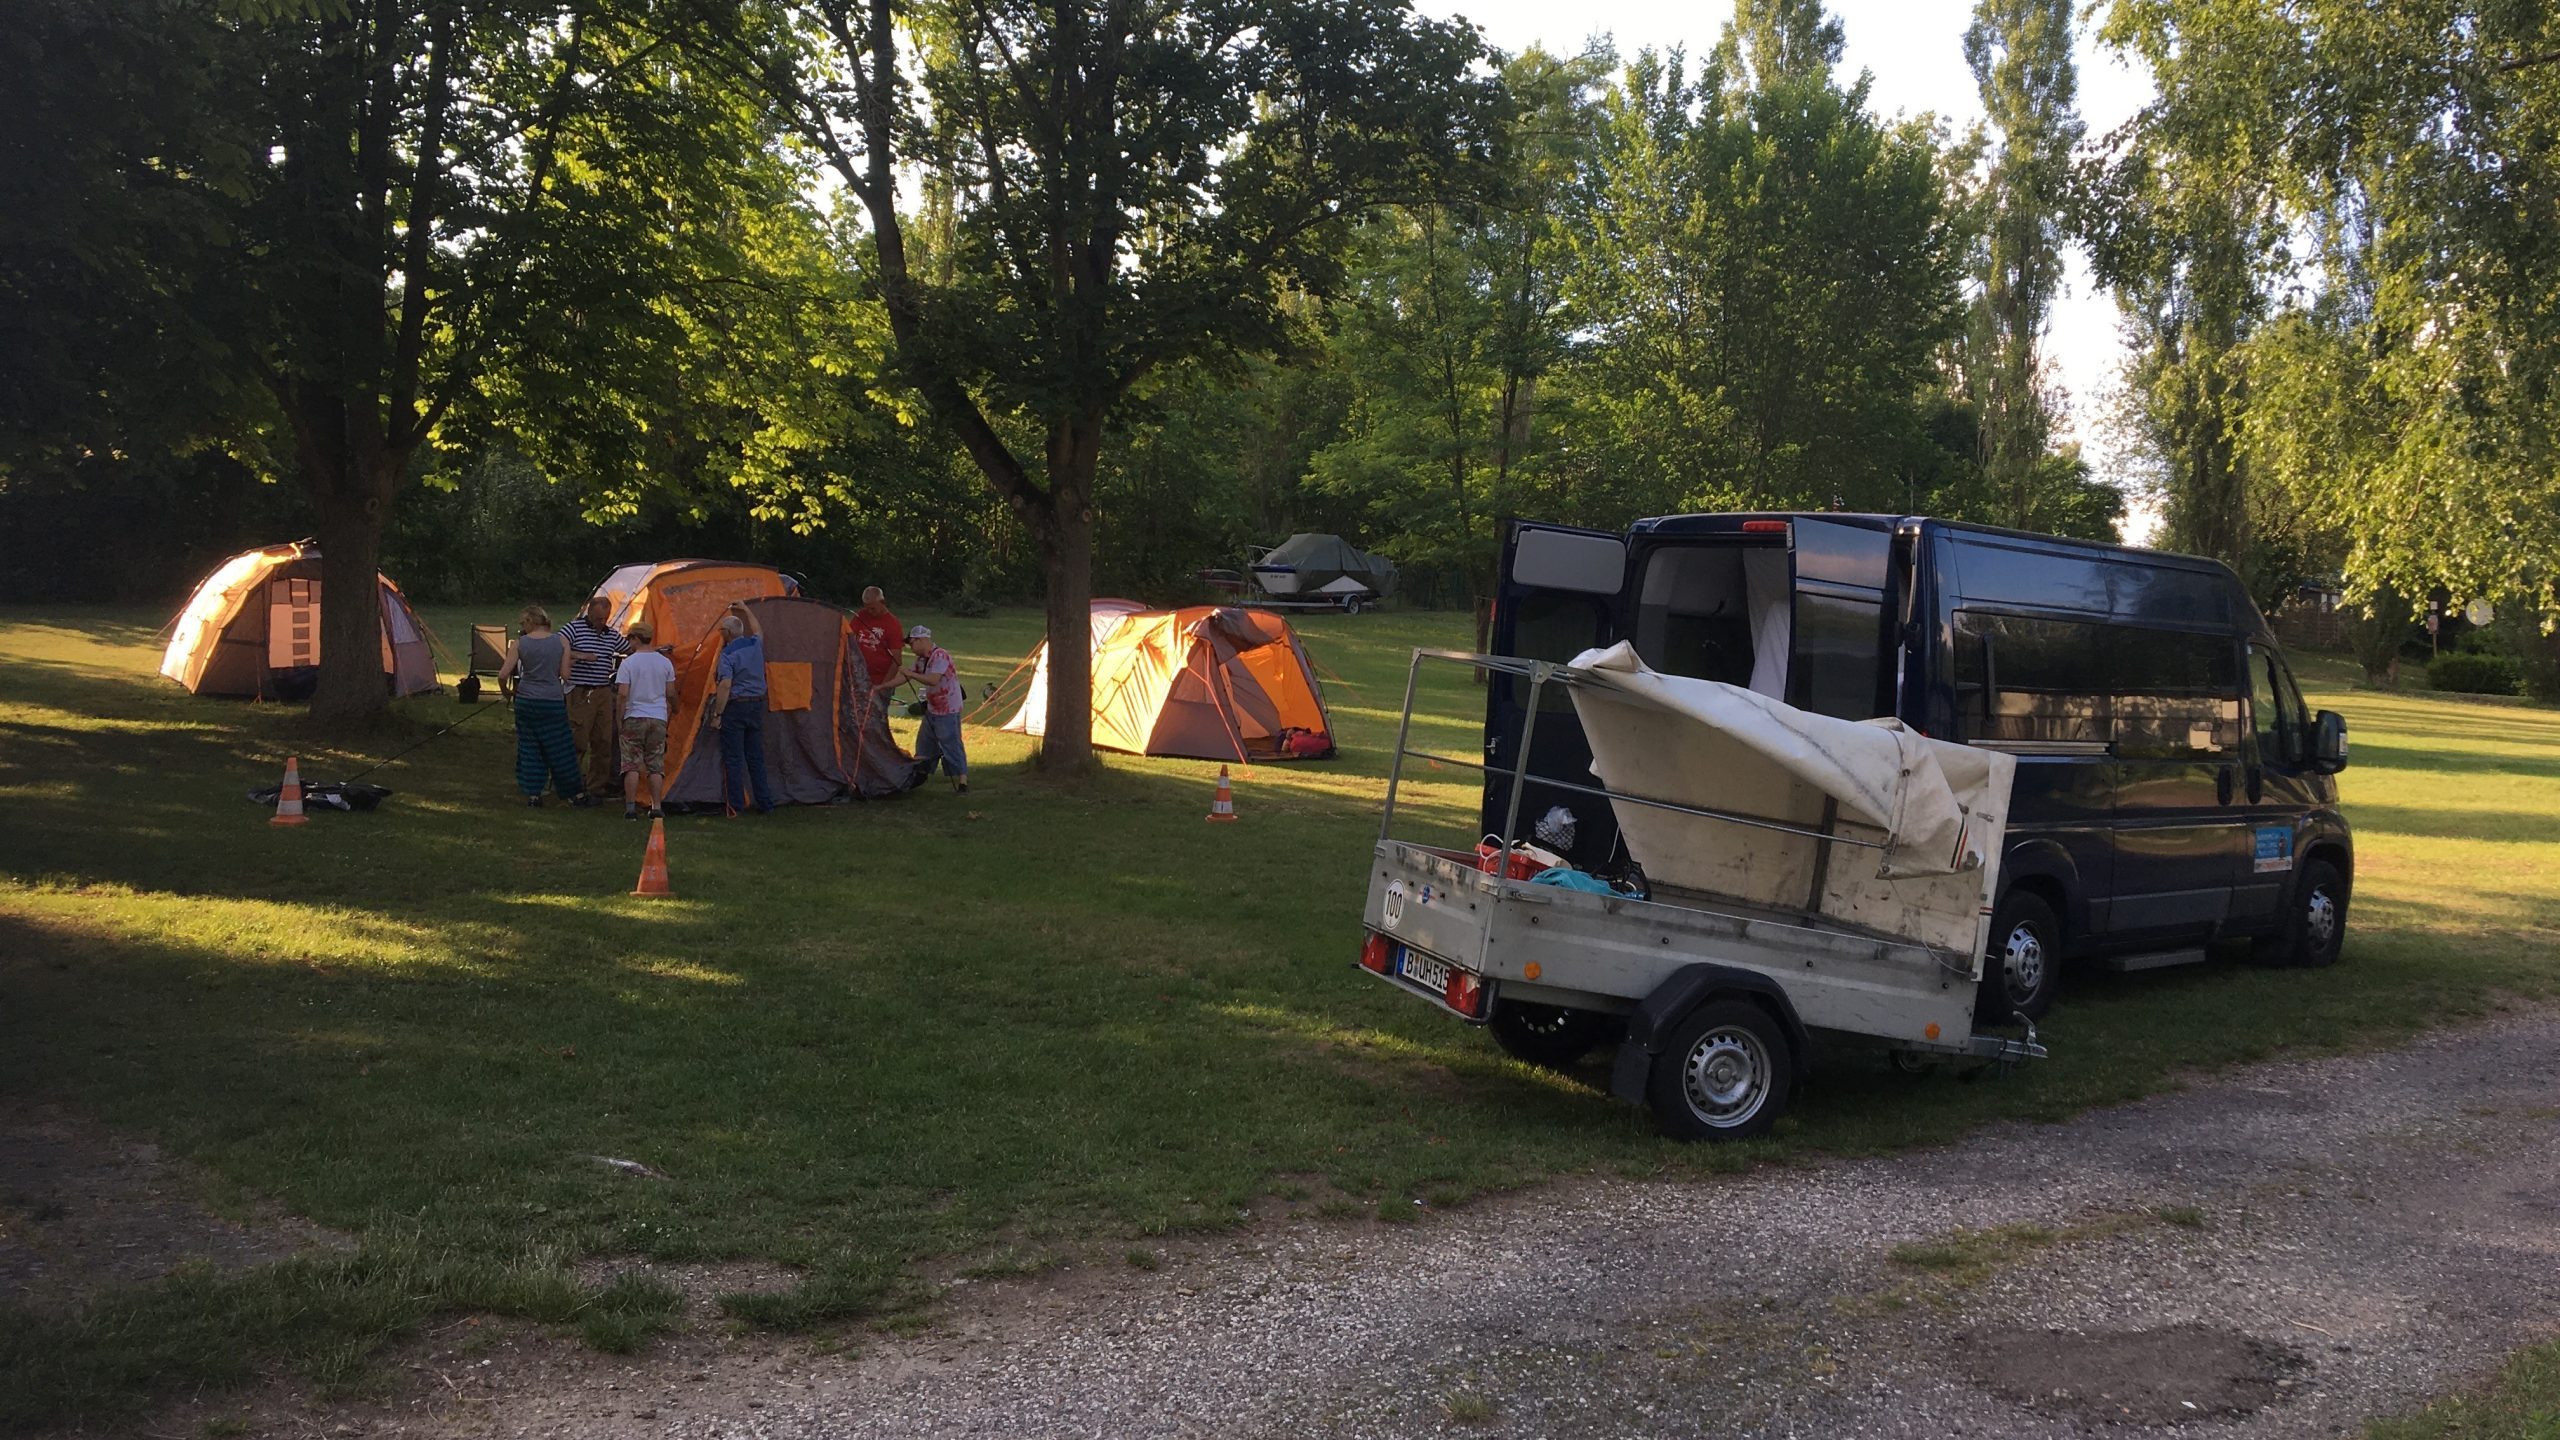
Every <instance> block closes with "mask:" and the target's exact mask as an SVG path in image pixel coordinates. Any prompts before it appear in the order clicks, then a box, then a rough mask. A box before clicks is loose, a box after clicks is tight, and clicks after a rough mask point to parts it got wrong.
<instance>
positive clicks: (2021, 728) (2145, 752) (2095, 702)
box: [1955, 610, 2240, 759]
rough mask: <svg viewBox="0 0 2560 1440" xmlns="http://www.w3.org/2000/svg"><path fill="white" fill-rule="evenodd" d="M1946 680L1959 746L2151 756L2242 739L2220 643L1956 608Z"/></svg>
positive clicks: (2231, 662)
mask: <svg viewBox="0 0 2560 1440" xmlns="http://www.w3.org/2000/svg"><path fill="white" fill-rule="evenodd" d="M1955 629H1956V634H1955V679H1956V702H1957V706H1958V713H1959V714H1960V715H1961V716H1962V717H1963V718H1964V725H1965V735H1966V738H1967V739H1971V740H1980V741H1985V742H1988V743H1992V744H1999V745H2018V746H2037V745H2070V746H2080V745H2112V746H2114V747H2115V749H2116V751H2117V753H2119V754H2122V755H2129V756H2136V757H2149V758H2160V759H2175V758H2184V757H2188V756H2192V755H2197V754H2212V753H2214V752H2218V751H2222V750H2227V749H2230V748H2231V747H2233V746H2235V745H2237V744H2238V743H2239V740H2240V732H2239V720H2240V676H2239V673H2238V670H2239V667H2238V656H2237V647H2235V646H2234V645H2233V644H2232V643H2231V640H2230V638H2229V637H2228V636H2222V635H2211V634H2194V633H2190V632H2186V631H2180V630H2155V629H2150V628H2147V627H2143V626H2134V625H2101V624H2095V623H2092V622H2088V621H2079V620H2053V619H2046V618H2043V617H2040V616H2022V615H1992V614H1985V613H1983V612H1980V611H1974V610H1960V611H1958V612H1956V627H1955Z"/></svg>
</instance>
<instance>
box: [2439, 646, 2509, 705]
mask: <svg viewBox="0 0 2560 1440" xmlns="http://www.w3.org/2000/svg"><path fill="white" fill-rule="evenodd" d="M2523 678H2524V677H2523V675H2522V672H2521V671H2520V670H2519V669H2518V668H2517V666H2516V662H2515V661H2513V660H2511V659H2509V658H2507V657H2506V656H2504V655H2479V654H2474V653H2472V652H2469V651H2465V650H2448V651H2446V652H2444V653H2443V654H2441V655H2438V656H2437V657H2436V658H2434V659H2433V660H2430V661H2428V662H2427V685H2428V687H2429V688H2430V689H2435V690H2450V691H2452V692H2454V693H2456V694H2460V695H2514V694H2518V693H2520V692H2521V690H2522V688H2523Z"/></svg>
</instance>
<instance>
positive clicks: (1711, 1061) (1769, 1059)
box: [1645, 1000, 1796, 1140]
mask: <svg viewBox="0 0 2560 1440" xmlns="http://www.w3.org/2000/svg"><path fill="white" fill-rule="evenodd" d="M1795 1068H1796V1060H1795V1052H1794V1050H1793V1049H1792V1048H1791V1047H1790V1046H1789V1045H1788V1044H1787V1036H1786V1032H1785V1031H1784V1030H1783V1029H1781V1028H1779V1025H1778V1022H1777V1021H1776V1020H1774V1019H1772V1018H1771V1017H1770V1015H1769V1012H1768V1011H1766V1010H1763V1009H1761V1008H1760V1007H1759V1006H1757V1005H1754V1004H1752V1003H1751V1002H1750V1001H1748V1000H1711V1001H1709V1002H1707V1003H1706V1004H1704V1005H1701V1006H1699V1007H1698V1008H1697V1009H1695V1010H1693V1011H1691V1012H1689V1018H1688V1019H1686V1020H1683V1021H1681V1022H1680V1026H1679V1028H1678V1029H1676V1030H1673V1031H1672V1032H1671V1039H1670V1042H1669V1043H1668V1044H1666V1045H1664V1046H1663V1047H1662V1053H1661V1054H1659V1055H1656V1056H1654V1057H1653V1073H1652V1075H1651V1076H1650V1077H1649V1078H1648V1081H1647V1084H1646V1086H1645V1098H1646V1099H1647V1101H1649V1102H1650V1103H1651V1105H1652V1108H1653V1119H1654V1123H1655V1124H1657V1125H1659V1126H1661V1127H1662V1133H1663V1134H1665V1135H1668V1136H1670V1137H1672V1138H1673V1139H1675V1140H1748V1139H1750V1138H1751V1137H1752V1136H1754V1135H1765V1134H1767V1133H1768V1131H1769V1127H1770V1126H1772V1125H1774V1124H1776V1123H1777V1122H1778V1116H1779V1114H1780V1113H1782V1112H1783V1111H1785V1109H1786V1108H1787V1097H1788V1093H1789V1092H1790V1091H1791V1090H1793V1089H1794V1087H1795Z"/></svg>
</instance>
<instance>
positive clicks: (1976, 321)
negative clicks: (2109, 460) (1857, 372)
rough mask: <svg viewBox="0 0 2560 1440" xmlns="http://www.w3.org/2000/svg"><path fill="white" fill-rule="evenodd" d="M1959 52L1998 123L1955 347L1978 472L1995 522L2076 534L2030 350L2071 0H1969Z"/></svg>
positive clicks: (2063, 114)
mask: <svg viewBox="0 0 2560 1440" xmlns="http://www.w3.org/2000/svg"><path fill="white" fill-rule="evenodd" d="M1964 52H1965V60H1966V62H1967V63H1968V64H1969V65H1971V67H1972V69H1973V78H1974V83H1975V84H1976V85H1977V86H1979V87H1980V89H1981V93H1982V104H1983V109H1984V112H1985V113H1986V114H1987V115H1988V117H1989V119H1990V122H1991V124H1992V126H1993V128H1995V129H1996V130H1998V131H1999V134H2000V148H1999V151H1998V153H1997V155H1996V156H1995V157H1994V158H1993V160H1992V164H1991V172H1990V175H1989V177H1988V179H1987V182H1986V184H1985V187H1984V194H1983V197H1982V200H1981V205H1982V208H1983V210H1984V211H1985V212H1986V213H1985V214H1984V215H1983V216H1982V231H1983V236H1982V256H1981V262H1980V264H1981V274H1982V277H1983V284H1982V289H1981V293H1980V296H1979V298H1977V299H1976V300H1975V302H1974V306H1973V315H1972V320H1971V324H1970V325H1969V327H1968V330H1969V334H1968V336H1967V340H1968V344H1967V347H1966V355H1965V362H1966V365H1965V368H1966V370H1967V372H1968V374H1967V382H1968V388H1970V389H1971V390H1972V392H1973V393H1974V395H1975V396H1976V397H1977V398H1978V402H1979V404H1980V407H1981V411H1982V416H1983V421H1982V441H1981V448H1980V453H1981V458H1982V468H1983V470H1984V472H1985V477H1984V478H1985V480H1986V482H1987V485H1988V488H1989V490H1990V492H1991V495H1992V496H1993V497H1995V498H1996V504H1997V512H1998V513H1997V518H1998V519H1999V520H2000V521H2001V522H2002V523H2005V524H2008V525H2011V526H2014V527H2016V528H2019V529H2022V530H2042V531H2047V532H2049V533H2054V534H2080V533H2083V530H2084V529H2085V527H2087V526H2088V525H2089V524H2090V523H2091V522H2092V521H2093V520H2095V519H2097V518H2098V517H2097V516H2096V515H2093V514H2091V513H2089V505H2088V501H2089V499H2090V498H2091V497H2090V495H2089V492H2088V487H2087V476H2088V471H2087V467H2086V466H2085V465H2075V464H2074V463H2070V462H2065V463H2061V464H2056V463H2054V462H2056V461H2058V460H2062V458H2063V457H2060V456H2055V455H2050V454H2048V453H2047V452H2048V450H2049V448H2050V442H2051V438H2052V432H2053V425H2054V410H2055V408H2056V406H2055V401H2054V400H2053V398H2052V397H2051V396H2049V395H2048V394H2047V393H2046V390H2045V385H2044V374H2043V365H2042V356H2041V354H2040V353H2039V352H2040V347H2041V345H2042V342H2043V338H2044V332H2045V326H2046V322H2047V317H2048V316H2049V315H2050V313H2051V311H2052V308H2053V300H2054V296H2055V293H2056V292H2057V291H2058V290H2059V289H2060V288H2061V284H2062V216H2063V212H2064V209H2065V206H2066V203H2067V200H2068V193H2069V186H2070V180H2071V152H2072V148H2073V147H2074V146H2076V145H2077V144H2078V143H2079V141H2080V137H2081V134H2082V126H2081V124H2080V119H2079V116H2078V115H2077V114H2076V113H2075V112H2074V110H2073V109H2072V97H2073V92H2074V89H2075V88H2076V85H2077V77H2076V74H2075V72H2074V70H2073V67H2072V63H2071V5H2070V3H2069V0H1977V3H1976V4H1975V6H1974V11H1973V24H1972V26H1971V27H1970V28H1968V29H1967V30H1966V31H1965V36H1964ZM2076 460H2077V451H2076V450H2075V451H2074V452H2073V454H2072V456H2071V461H2073V462H2076ZM2121 508H2122V507H2121V501H2119V503H2118V506H2117V509H2118V511H2119V513H2120V512H2121ZM1983 518H1990V517H1983ZM2115 519H2116V516H2115V515H2108V516H2105V517H2104V523H2105V524H2106V525H2107V527H2108V528H2107V529H2106V531H2104V532H2103V535H2104V538H2109V539H2112V538H2114V522H2115Z"/></svg>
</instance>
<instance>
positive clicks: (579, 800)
mask: <svg viewBox="0 0 2560 1440" xmlns="http://www.w3.org/2000/svg"><path fill="white" fill-rule="evenodd" d="M569 803H570V804H572V805H575V806H577V807H578V808H579V809H581V810H592V809H594V808H595V805H596V797H594V796H593V795H590V794H588V793H587V792H586V791H584V790H581V791H579V792H578V793H577V794H575V795H572V796H570V797H569Z"/></svg>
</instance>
